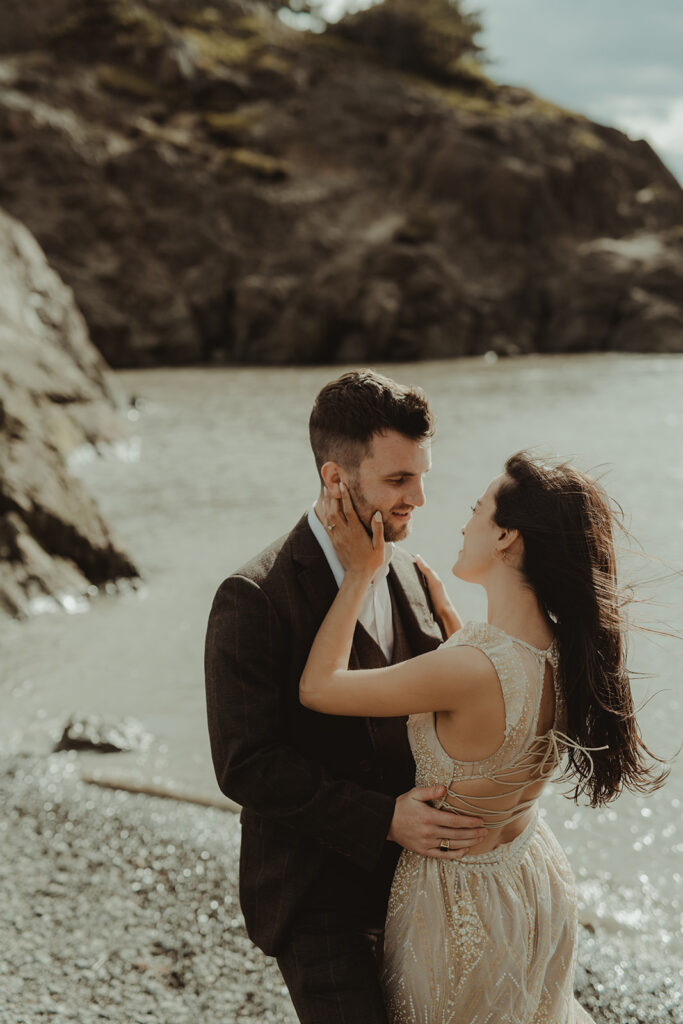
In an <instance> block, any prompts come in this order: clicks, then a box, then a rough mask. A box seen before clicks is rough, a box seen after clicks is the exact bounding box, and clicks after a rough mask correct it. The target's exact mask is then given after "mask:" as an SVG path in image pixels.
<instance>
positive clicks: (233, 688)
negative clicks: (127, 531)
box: [205, 576, 395, 870]
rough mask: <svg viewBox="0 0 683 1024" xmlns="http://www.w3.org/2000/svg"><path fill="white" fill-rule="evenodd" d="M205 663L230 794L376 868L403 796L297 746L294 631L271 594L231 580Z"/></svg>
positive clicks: (220, 772) (217, 757) (216, 756)
mask: <svg viewBox="0 0 683 1024" xmlns="http://www.w3.org/2000/svg"><path fill="white" fill-rule="evenodd" d="M205 667H206V696H207V710H208V717H209V734H210V738H211V749H212V754H213V762H214V768H215V770H216V776H217V779H218V784H219V786H220V788H221V790H222V791H223V792H224V793H225V794H226V796H229V797H230V798H231V799H233V800H236V801H237V802H238V803H240V804H242V806H244V807H247V808H250V809H251V810H254V811H256V812H258V813H259V814H262V815H264V816H265V817H268V818H270V819H271V820H276V821H279V822H281V823H282V824H283V825H285V826H287V827H288V828H292V829H294V830H296V831H297V832H299V833H304V834H306V835H309V836H310V837H311V838H312V839H316V840H317V841H319V842H320V843H322V844H323V845H325V846H328V847H331V848H332V849H334V850H335V851H336V852H338V853H340V854H342V855H343V856H346V857H349V858H350V859H351V860H352V861H353V862H354V863H355V864H357V865H358V866H360V867H362V868H365V869H366V870H370V869H371V868H372V867H374V865H375V863H376V862H377V860H378V858H379V856H380V853H381V851H382V847H383V844H384V842H385V840H386V838H387V834H388V832H389V829H390V827H391V823H392V818H393V815H394V809H395V801H394V799H393V798H392V797H390V796H387V795H386V794H384V793H379V792H375V791H374V790H366V789H363V788H362V787H360V786H358V785H356V784H355V783H352V782H349V781H345V780H335V779H332V778H331V777H330V776H329V774H328V773H327V772H326V771H325V770H324V768H323V767H322V765H320V764H317V763H315V762H313V761H311V760H308V759H307V758H306V757H304V756H303V755H302V754H300V753H299V752H298V751H297V750H296V749H295V748H293V747H292V746H290V745H289V744H288V743H287V741H286V736H285V731H284V725H283V723H284V721H285V715H286V714H287V710H286V701H285V698H284V693H283V690H284V686H283V678H284V677H285V676H286V673H287V672H288V670H289V642H288V637H287V627H286V625H285V624H284V623H283V622H282V621H281V620H280V619H279V617H278V615H277V614H276V612H275V610H274V608H273V606H272V604H271V602H270V601H269V599H268V597H267V596H266V595H265V594H264V592H263V590H262V589H261V588H260V587H259V586H258V585H257V584H256V583H254V582H253V581H252V580H249V579H247V578H246V577H243V576H232V577H230V578H229V579H227V580H225V582H224V583H223V584H222V585H221V587H220V588H219V590H218V593H217V594H216V598H215V600H214V604H213V608H212V610H211V615H210V617H209V626H208V631H207V637H206V658H205Z"/></svg>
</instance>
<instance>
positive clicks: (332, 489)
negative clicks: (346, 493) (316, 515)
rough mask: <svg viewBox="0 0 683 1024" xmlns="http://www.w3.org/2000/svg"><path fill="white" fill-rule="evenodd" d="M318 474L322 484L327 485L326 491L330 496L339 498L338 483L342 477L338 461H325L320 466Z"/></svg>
mask: <svg viewBox="0 0 683 1024" xmlns="http://www.w3.org/2000/svg"><path fill="white" fill-rule="evenodd" d="M320 475H321V477H322V479H323V485H324V486H325V487H327V493H328V494H329V495H330V497H331V498H341V491H340V489H339V484H340V482H341V480H342V479H343V473H342V469H341V466H340V465H339V463H338V462H331V461H330V462H325V463H323V465H322V466H321V468H320Z"/></svg>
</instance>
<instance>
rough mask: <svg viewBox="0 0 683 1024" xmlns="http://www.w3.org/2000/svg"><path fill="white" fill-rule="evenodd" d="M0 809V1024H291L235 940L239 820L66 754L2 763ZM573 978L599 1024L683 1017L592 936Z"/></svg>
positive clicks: (272, 984) (285, 1002) (666, 992)
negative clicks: (120, 783)
mask: <svg viewBox="0 0 683 1024" xmlns="http://www.w3.org/2000/svg"><path fill="white" fill-rule="evenodd" d="M0 800H1V802H2V806H3V808H4V814H3V817H2V821H1V822H0V832H1V834H2V840H1V842H0V848H1V849H2V853H3V856H2V858H0V907H1V910H0V915H1V919H2V925H1V931H2V935H3V938H2V940H1V941H2V946H3V952H2V956H0V1024H38V1022H42V1021H55V1022H60V1024H61V1022H62V1021H63V1022H67V1021H69V1022H70V1021H76V1022H79V1024H99V1022H102V1021H111V1022H115V1024H129V1022H130V1024H187V1022H188V1021H192V1020H201V1021H202V1024H247V1022H256V1021H258V1022H259V1024H295V1022H296V1017H295V1016H294V1013H293V1011H292V1009H291V1006H290V1004H289V999H288V996H287V994H286V990H285V988H284V985H283V982H282V979H281V977H280V975H279V972H278V970H277V966H276V964H275V962H274V961H273V960H271V959H269V958H267V957H265V956H263V955H262V954H261V953H260V952H259V951H258V950H257V949H255V948H254V947H253V946H252V944H251V943H250V941H249V939H248V937H247V935H246V932H245V929H244V922H243V920H242V916H241V913H240V910H239V904H238V896H237V863H238V850H239V820H238V816H237V815H236V814H234V813H232V812H230V811H223V810H218V809H214V808H207V807H200V806H197V805H194V804H192V803H188V802H183V801H176V800H172V799H163V798H159V797H152V796H147V795H145V794H139V793H130V792H125V791H121V790H114V789H108V788H102V787H99V786H97V785H92V784H88V783H85V782H83V781H81V779H80V777H79V772H78V757H77V755H74V754H73V753H64V754H53V755H50V756H49V757H48V758H47V759H39V758H35V757H29V756H21V755H15V756H13V757H11V758H5V759H3V761H2V762H0ZM634 976H637V977H638V984H637V986H634V985H633V984H632V981H633V978H634ZM576 981H577V995H578V997H579V999H580V1000H581V1002H582V1003H583V1004H584V1005H585V1006H586V1008H587V1009H588V1010H589V1011H590V1012H591V1013H592V1014H593V1016H594V1019H595V1021H596V1024H681V1022H683V1002H682V1001H681V997H680V992H679V991H678V990H677V988H676V984H675V979H674V977H673V976H667V974H666V973H662V971H661V965H660V964H658V963H656V962H653V961H648V959H646V958H645V959H641V960H634V959H633V958H632V957H631V958H629V959H624V958H623V956H622V954H621V953H620V951H619V948H618V945H615V944H614V943H612V942H610V940H609V937H608V936H605V935H601V934H599V933H597V932H595V931H593V930H592V929H587V928H583V929H582V933H581V946H580V958H579V966H578V970H577V976H576ZM359 1024H360V1022H359Z"/></svg>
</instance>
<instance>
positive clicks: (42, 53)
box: [0, 0, 683, 366]
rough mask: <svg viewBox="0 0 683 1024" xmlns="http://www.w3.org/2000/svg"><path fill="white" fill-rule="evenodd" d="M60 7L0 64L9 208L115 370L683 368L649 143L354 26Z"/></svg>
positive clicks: (669, 196)
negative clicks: (387, 58)
mask: <svg viewBox="0 0 683 1024" xmlns="http://www.w3.org/2000/svg"><path fill="white" fill-rule="evenodd" d="M60 3H61V6H59V7H57V6H55V5H53V6H52V7H50V5H48V4H43V5H42V6H40V5H38V8H37V9H38V10H40V11H42V10H43V8H44V9H45V11H48V10H50V11H51V14H50V18H49V19H48V21H47V23H46V19H45V17H42V16H41V18H37V20H36V23H35V24H36V28H35V36H34V40H33V49H31V48H30V45H31V39H30V25H29V27H27V25H28V21H27V19H23V21H22V20H21V19H20V18H17V19H15V28H14V30H13V31H14V39H15V41H14V43H13V44H12V45H13V47H14V50H15V52H14V53H12V54H9V55H7V56H5V58H4V60H3V61H2V62H1V63H0V140H1V141H2V147H3V164H2V168H1V169H0V201H2V202H3V203H4V204H5V206H6V208H8V209H9V210H10V211H11V212H12V213H13V214H14V215H15V216H17V217H18V218H19V219H21V220H22V221H23V222H25V223H26V224H27V225H28V226H29V228H30V229H31V230H32V231H33V232H34V234H35V235H36V237H37V238H38V240H39V241H40V243H41V245H42V246H43V247H44V249H45V251H46V253H47V254H48V257H49V259H50V262H51V264H52V265H53V266H54V267H55V268H56V270H57V271H58V272H59V274H60V275H61V276H62V278H63V279H64V280H65V281H66V282H67V283H68V284H69V285H71V287H72V288H73V289H74V292H75V295H76V299H77V302H78V305H79V307H80V308H81V309H82V310H83V313H84V315H85V318H86V321H87V323H88V327H89V329H90V333H91V337H92V338H93V341H94V342H95V344H96V345H97V346H98V348H99V349H100V351H101V352H102V353H103V354H104V355H105V357H106V358H107V360H108V361H109V362H110V363H111V364H112V365H114V366H130V365H149V364H154V363H183V362H192V361H201V360H211V359H219V360H227V361H232V362H240V363H245V362H246V363H296V362H316V361H323V362H334V361H355V362H358V361H370V360H379V359H383V360H388V359H412V358H435V357H447V356H459V355H470V354H478V353H481V352H485V351H487V350H491V349H492V350H495V351H497V352H499V353H502V354H505V353H519V352H530V351H542V352H560V351H579V350H609V349H628V350H639V351H660V352H663V351H683V269H681V268H682V267H683V260H682V258H681V257H682V256H683V191H682V190H681V188H680V187H679V185H678V183H677V182H676V180H675V179H674V178H673V176H672V175H671V174H670V173H669V172H668V171H667V169H666V168H665V167H664V166H663V164H662V163H661V161H660V160H659V159H658V157H657V156H656V154H654V153H653V151H652V150H651V149H650V147H649V146H648V145H647V144H646V143H644V142H632V141H630V140H629V139H627V138H626V137H625V136H624V135H622V134H621V133H619V132H617V131H616V130H613V129H610V128H605V127H601V126H599V125H596V124H593V123H591V122H590V121H588V120H586V119H585V118H582V117H580V116H578V115H576V114H573V113H570V112H568V111H564V110H561V109H559V108H557V107H555V106H553V105H551V104H549V103H545V102H543V101H542V100H540V99H538V98H537V97H535V96H533V95H532V94H530V93H528V92H526V91H524V90H521V89H512V88H508V87H504V86H498V85H496V84H495V83H493V82H491V81H490V80H489V79H487V78H485V76H483V75H482V74H481V72H478V73H475V71H472V70H471V69H470V72H468V74H467V75H465V74H463V75H462V76H461V78H460V79H459V78H458V75H457V74H455V75H454V76H452V77H451V80H450V81H449V82H446V83H444V81H443V80H436V79H429V78H426V77H424V76H423V77H420V76H419V75H417V74H415V73H407V72H405V71H402V70H400V69H397V68H391V67H389V66H387V65H386V63H382V61H381V60H380V59H379V58H378V57H377V55H376V54H375V56H373V53H372V50H371V48H370V49H369V48H368V47H367V46H363V45H361V41H362V31H360V30H359V29H358V24H357V23H356V22H355V23H354V25H355V27H354V30H353V32H352V33H346V35H347V38H344V33H343V32H342V31H334V32H333V31H328V32H327V33H325V34H323V35H322V36H315V35H307V34H303V33H296V32H293V31H291V30H289V29H287V28H285V26H283V25H281V24H280V23H279V22H278V21H277V20H276V19H274V18H272V17H271V16H270V15H268V14H267V13H264V12H263V11H262V10H260V8H259V6H258V5H256V4H251V5H249V4H247V3H246V2H243V3H239V2H237V0H234V2H229V0H222V2H221V3H216V4H214V5H212V6H211V7H204V6H203V5H201V4H196V3H191V2H189V0H188V2H185V3H183V2H180V0H154V2H152V0H149V2H147V3H143V2H139V3H134V2H133V0H97V2H95V0H60ZM432 6H433V5H432ZM57 11H58V13H59V17H57V15H56V12H57ZM21 26H23V27H21ZM20 27H21V38H19V29H20ZM359 31H360V36H359ZM11 38H12V36H11V35H10V39H11ZM359 39H360V40H361V41H359ZM5 49H6V50H9V49H10V44H8V43H6V44H5Z"/></svg>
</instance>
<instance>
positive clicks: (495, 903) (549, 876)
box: [383, 623, 592, 1024]
mask: <svg viewBox="0 0 683 1024" xmlns="http://www.w3.org/2000/svg"><path fill="white" fill-rule="evenodd" d="M447 643H448V644H466V645H468V646H471V647H477V648H479V649H480V650H481V651H483V652H484V653H485V654H486V655H487V657H488V658H489V660H490V661H491V663H492V664H493V666H494V668H495V670H496V672H497V674H498V678H499V680H500V685H501V691H502V694H503V698H504V702H505V737H504V740H503V743H502V745H501V746H500V747H499V748H498V750H497V751H496V752H495V753H494V754H492V755H491V756H490V757H487V758H486V759H484V760H481V761H474V762H471V761H470V762H466V761H458V760H455V759H453V758H451V757H450V756H449V755H448V754H447V753H446V752H445V750H444V749H443V747H442V746H441V744H440V742H439V740H438V737H437V734H436V728H435V716H434V715H433V714H431V713H430V714H419V715H411V717H410V719H409V722H408V734H409V738H410V743H411V747H412V750H413V755H414V757H415V763H416V785H418V786H434V785H438V784H445V785H446V786H447V787H448V788H449V790H450V791H451V793H452V794H457V792H458V784H459V783H461V782H462V781H464V780H469V779H490V780H494V781H500V780H503V779H506V778H516V779H517V780H519V777H520V776H519V771H520V766H525V765H528V764H529V758H530V757H531V758H534V759H535V763H540V762H541V761H542V762H543V777H544V778H545V777H549V776H550V774H551V773H552V771H553V770H554V769H555V768H556V767H557V763H558V761H559V757H560V749H561V742H560V740H561V739H562V737H563V734H562V733H561V732H560V730H559V727H558V726H559V724H560V723H561V715H562V707H561V700H560V695H559V692H558V691H557V689H556V693H555V707H556V711H555V723H554V726H553V729H551V730H550V731H549V732H548V733H546V734H544V735H543V736H542V737H538V736H537V724H538V716H539V708H540V703H541V694H542V690H543V678H544V673H545V666H546V660H548V661H550V663H551V665H552V668H553V677H554V679H556V675H557V673H556V669H557V656H556V653H555V651H554V648H550V649H549V650H548V652H542V651H538V650H536V648H532V647H530V646H529V645H527V644H523V643H522V642H521V641H517V640H514V639H513V638H511V637H509V636H508V635H507V634H506V633H504V632H503V631H502V630H499V629H497V628H496V627H493V626H490V625H487V624H478V623H469V624H468V625H467V626H465V627H464V628H463V629H461V630H459V632H458V633H456V634H454V635H453V636H452V637H451V638H450V640H448V641H447ZM524 649H526V651H527V657H526V658H525V657H524V656H523V655H524ZM529 653H531V654H532V655H535V657H531V658H529V656H528V655H529ZM515 771H517V775H516V776H515V774H514V773H515ZM443 803H444V804H445V798H444V801H443ZM527 813H528V815H529V817H530V821H529V823H528V824H527V825H526V826H525V827H524V829H523V831H522V832H521V833H520V834H519V835H518V836H517V837H516V838H515V839H513V840H512V841H511V842H508V843H506V844H501V845H499V846H497V847H496V848H495V849H494V850H491V851H489V852H487V853H481V854H470V855H466V856H464V857H462V858H460V859H459V860H441V859H437V858H433V857H423V856H421V855H420V854H416V853H412V852H411V851H409V850H404V851H403V853H402V854H401V858H400V860H399V863H398V866H397V869H396V873H395V876H394V882H393V886H392V890H391V897H390V900H389V910H388V914H387V922H386V930H385V948H384V966H383V985H384V991H385V999H386V1003H387V1011H388V1017H389V1021H390V1022H391V1024H591V1022H592V1018H591V1017H590V1016H589V1014H588V1013H586V1011H585V1010H583V1008H582V1007H581V1006H580V1004H579V1003H578V1002H577V1001H576V1000H575V999H574V994H573V981H574V967H575V959H576V941H577V914H576V897H575V889H574V879H573V875H572V872H571V868H570V867H569V864H568V862H567V859H566V857H565V855H564V853H563V851H562V849H561V848H560V846H559V844H558V842H557V840H556V838H555V836H554V835H553V833H552V831H551V830H550V829H549V828H548V826H547V825H545V823H544V822H543V821H541V820H540V818H539V816H538V813H537V809H536V807H535V806H531V807H530V808H529V809H528V812H527ZM497 824H501V822H500V820H499V821H498V822H497Z"/></svg>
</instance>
